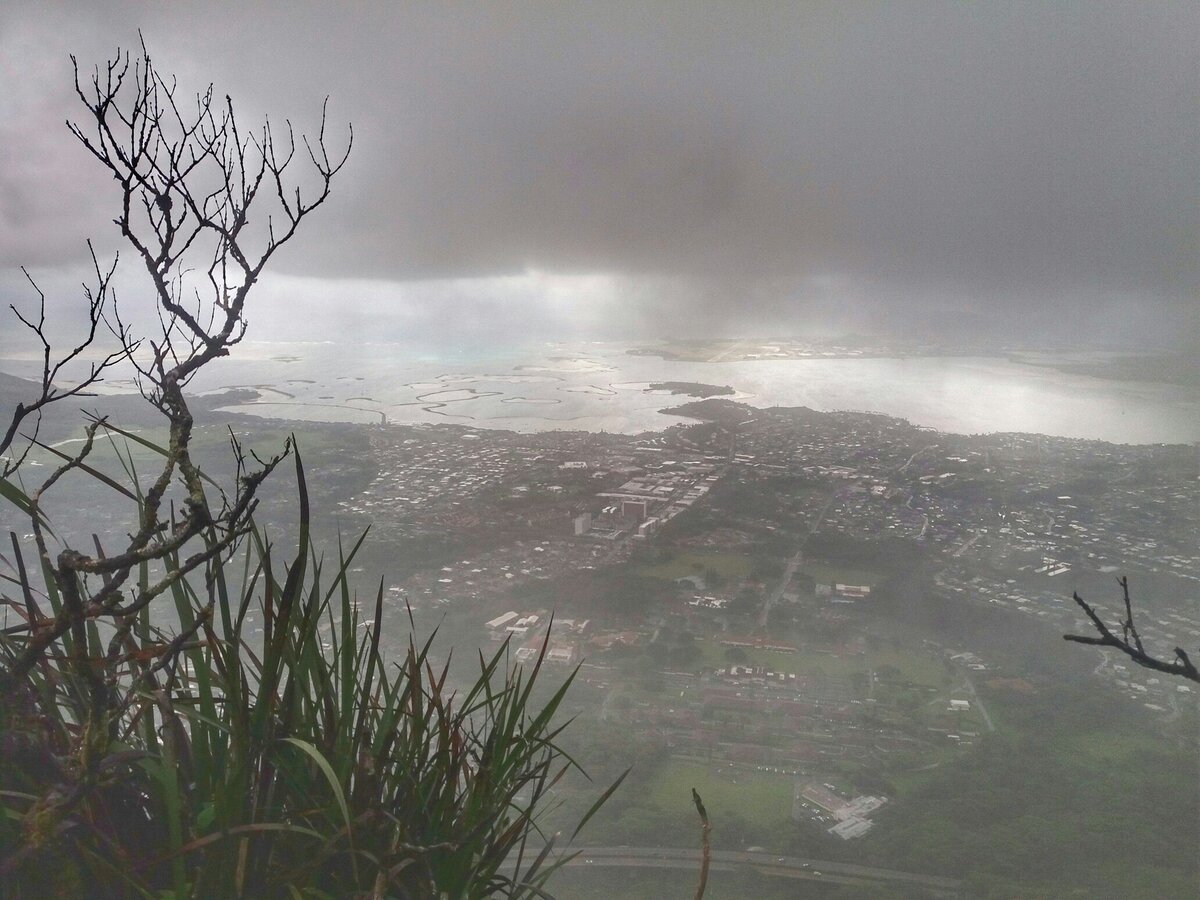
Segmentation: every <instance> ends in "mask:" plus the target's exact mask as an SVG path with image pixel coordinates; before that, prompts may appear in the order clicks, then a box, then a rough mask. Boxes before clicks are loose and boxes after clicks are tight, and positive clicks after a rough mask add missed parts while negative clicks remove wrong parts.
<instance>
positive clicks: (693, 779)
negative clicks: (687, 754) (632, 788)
mask: <svg viewBox="0 0 1200 900" xmlns="http://www.w3.org/2000/svg"><path fill="white" fill-rule="evenodd" d="M792 785H793V778H792V776H790V775H776V774H774V773H770V772H756V771H754V770H751V769H743V768H739V767H737V766H730V765H729V764H728V763H723V762H713V763H694V762H684V761H681V760H675V759H671V760H667V761H666V762H664V763H663V764H662V765H660V766H659V767H658V769H657V770H656V771H655V772H654V774H653V775H651V776H650V778H649V779H648V780H647V781H646V783H645V785H644V786H642V788H641V790H642V796H643V797H644V798H645V799H646V801H647V802H649V803H650V804H652V805H654V806H657V807H658V808H660V809H663V810H676V809H677V810H679V811H680V815H687V816H694V815H695V810H694V808H693V807H692V788H695V789H696V790H697V791H699V793H700V796H701V797H703V798H704V805H705V807H706V808H707V809H708V814H709V818H710V819H711V820H712V821H714V822H720V821H722V820H726V821H728V820H729V818H730V817H732V816H734V815H736V816H738V817H739V818H742V819H747V820H750V821H751V822H752V823H753V824H757V825H759V826H762V827H764V828H771V829H775V828H779V829H782V828H790V827H791V816H792Z"/></svg>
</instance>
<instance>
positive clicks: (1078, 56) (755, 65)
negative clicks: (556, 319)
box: [0, 2, 1200, 323]
mask: <svg viewBox="0 0 1200 900" xmlns="http://www.w3.org/2000/svg"><path fill="white" fill-rule="evenodd" d="M3 16H4V18H3V20H0V49H2V50H3V54H2V59H3V63H2V65H3V67H4V69H3V76H4V79H5V83H6V85H7V86H8V88H10V89H11V90H9V91H7V93H6V98H5V99H0V119H2V121H0V257H2V259H3V262H4V264H5V265H9V266H11V265H15V264H17V263H26V264H34V265H53V264H55V263H56V262H57V261H60V260H64V259H70V258H72V257H77V256H78V254H79V251H80V248H81V246H82V243H81V240H82V238H83V237H84V236H86V235H88V234H92V235H101V234H104V235H107V234H108V233H109V232H111V231H112V229H111V227H110V226H106V225H105V224H104V223H105V221H106V219H107V218H108V216H107V215H106V207H107V206H108V205H109V204H110V202H111V199H110V198H111V194H110V193H109V188H108V186H107V185H105V184H104V182H103V179H101V178H100V177H99V174H98V173H97V172H96V171H95V166H94V164H91V163H90V162H89V161H88V160H87V158H86V157H85V156H84V155H83V154H82V153H81V152H80V151H78V150H77V149H76V148H74V147H73V146H72V145H71V141H70V140H69V137H68V135H67V134H66V132H65V129H63V128H62V126H61V122H62V120H63V119H64V118H65V117H66V116H67V115H68V114H69V113H71V112H72V111H73V102H72V97H71V95H70V89H69V81H68V79H69V64H68V63H67V60H66V54H67V53H68V52H75V53H77V54H78V55H79V56H80V58H81V60H83V61H99V60H101V59H103V58H104V56H105V55H106V54H107V53H109V52H111V50H112V48H114V47H115V46H116V45H118V44H122V45H125V46H128V45H130V44H132V43H133V42H135V41H136V29H137V28H139V27H140V28H141V29H142V30H143V32H144V33H145V36H146V39H147V42H148V44H149V46H150V48H151V51H152V53H154V55H155V57H156V60H157V61H158V62H159V64H160V65H161V66H162V67H164V68H166V69H168V70H172V71H175V72H177V73H178V74H179V75H180V77H181V79H182V80H183V81H184V82H185V83H186V84H189V85H192V86H195V87H199V86H202V85H203V84H204V83H206V82H207V81H208V80H213V81H215V82H216V83H217V88H218V90H220V91H222V92H228V93H230V94H232V95H233V96H234V98H235V100H237V101H238V102H239V103H240V104H241V107H242V109H244V110H245V111H246V113H247V115H252V114H258V113H259V112H265V111H270V112H271V113H272V114H273V115H275V116H281V115H289V116H291V117H292V118H293V119H294V120H296V121H307V122H309V123H310V124H311V122H312V120H313V114H314V112H315V110H316V109H317V108H318V106H319V101H320V98H321V97H322V96H324V95H325V94H327V93H328V94H330V95H332V100H331V110H332V114H333V117H334V119H335V120H341V119H350V120H353V121H354V124H355V129H356V134H357V146H356V152H355V156H354V158H353V160H352V166H351V169H350V171H349V174H348V175H347V177H346V178H345V179H344V182H343V184H342V185H341V186H340V191H339V193H338V195H337V196H336V198H335V201H334V202H333V203H332V204H331V206H330V207H329V209H328V211H327V213H326V214H325V215H324V216H323V217H322V221H321V222H320V223H314V227H313V228H311V229H310V231H309V233H308V234H307V235H305V237H304V242H303V244H302V245H301V246H298V247H297V248H296V250H295V251H294V252H292V253H290V254H289V255H288V256H287V258H286V259H284V260H282V264H283V266H284V267H285V268H286V269H287V270H288V271H290V272H292V273H295V274H306V275H311V276H320V277H330V278H333V277H349V276H363V277H372V278H383V279H393V280H406V279H417V278H434V277H466V276H486V275H495V274H504V273H512V272H520V271H523V270H525V269H526V268H529V267H532V268H537V269H541V270H548V271H558V272H608V273H614V274H617V275H620V276H623V277H627V278H631V279H643V280H644V282H645V283H646V284H651V285H654V284H660V285H670V287H669V288H665V287H664V288H663V291H662V292H661V300H662V302H663V303H664V304H665V307H666V308H667V309H669V310H671V314H672V315H676V314H678V312H680V311H687V310H688V309H692V308H694V309H695V310H697V311H699V312H701V313H703V312H706V311H707V312H708V313H713V312H714V311H716V310H719V309H721V308H728V307H729V306H730V305H731V304H732V305H735V306H736V305H738V304H742V305H746V306H748V307H749V308H750V309H749V311H750V312H751V313H753V314H754V315H755V317H756V318H757V319H760V320H762V321H764V322H766V321H770V320H771V319H772V317H782V318H783V319H785V320H786V318H787V314H788V311H789V310H792V311H794V310H795V309H798V308H804V307H803V304H804V303H809V304H810V305H811V303H813V302H815V301H813V297H815V296H818V295H820V294H821V291H820V290H818V289H817V288H815V287H814V285H821V284H828V280H829V279H834V280H835V281H837V282H839V283H841V282H844V281H845V280H846V279H849V280H850V281H851V282H852V283H854V284H855V285H857V286H858V289H859V290H860V291H862V290H865V291H867V292H868V293H870V294H872V296H873V298H874V299H875V300H877V301H878V300H879V298H880V297H885V298H892V299H891V300H885V301H883V302H885V303H887V302H890V303H892V304H893V306H892V308H893V313H895V311H896V310H901V311H902V310H904V309H905V308H906V307H905V303H906V302H912V300H913V298H918V297H919V298H924V299H926V300H927V299H928V298H929V297H931V296H936V297H937V298H940V299H939V300H938V303H939V304H942V305H944V306H946V307H948V308H962V309H964V310H966V311H968V312H972V313H978V314H983V315H989V316H992V317H996V316H997V315H999V316H1001V317H1002V316H1003V315H1006V314H1009V313H1011V312H1026V311H1034V310H1041V311H1042V312H1043V313H1044V312H1046V311H1047V310H1050V311H1059V312H1061V313H1062V315H1064V316H1069V317H1076V318H1080V317H1084V316H1086V314H1087V312H1088V311H1089V310H1091V311H1097V310H1099V311H1103V315H1104V316H1105V317H1106V318H1105V321H1106V322H1107V321H1116V322H1119V321H1124V320H1125V319H1133V318H1136V317H1137V316H1140V315H1144V313H1145V310H1152V311H1153V312H1154V314H1159V313H1161V314H1163V315H1166V316H1167V317H1168V318H1171V317H1172V316H1173V317H1174V318H1173V319H1172V321H1173V322H1179V321H1183V322H1185V323H1186V322H1194V319H1192V318H1191V317H1190V311H1191V310H1193V309H1194V308H1195V306H1194V304H1195V303H1196V298H1197V293H1198V290H1197V288H1198V286H1200V267H1198V262H1197V260H1198V256H1197V252H1196V240H1197V236H1198V235H1200V196H1198V185H1200V180H1198V178H1197V176H1198V175H1200V115H1197V113H1198V112H1200V109H1198V98H1200V54H1197V53H1196V52H1195V47H1196V43H1195V41H1196V36H1197V34H1200V5H1197V4H1194V3H1178V4H1156V3H1142V2H1125V3H1109V2H1088V3H1066V2H1058V3H1045V4H1007V3H997V4H959V3H951V4H938V3H928V2H925V3H918V4H911V5H910V4H904V3H891V4H886V5H882V4H854V3H810V4H748V3H735V4H711V3H709V4H657V3H654V4H645V3H629V4H618V3H608V4H586V5H585V4H574V5H566V4H512V5H510V4H470V5H462V6H451V5H448V4H444V3H437V4H416V3H413V4H393V3H378V4H357V5H354V6H349V5H345V6H344V5H341V4H328V3H319V4H318V3H313V4H294V3H293V4H286V5H283V4H280V5H278V6H266V5H257V4H246V3H241V4H229V5H220V4H215V3H203V4H192V5H187V4H148V3H129V4H106V5H105V8H104V9H96V8H94V7H93V5H92V4H79V5H77V6H75V5H70V4H61V5H53V4H50V5H38V6H37V7H32V6H31V7H28V8H25V9H10V10H8V11H7V12H6V13H4V14H3ZM114 246H115V244H114ZM642 293H643V294H644V293H646V292H645V291H643V292H642ZM649 293H651V294H653V293H654V291H650V292H649ZM681 297H682V299H680V298H681ZM835 299H836V298H835ZM797 304H800V305H799V306H797ZM927 305H928V304H927ZM935 305H937V304H935ZM1114 310H1115V312H1114ZM1122 310H1124V311H1125V312H1122ZM1125 313H1128V315H1125Z"/></svg>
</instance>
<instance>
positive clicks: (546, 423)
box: [0, 341, 1200, 444]
mask: <svg viewBox="0 0 1200 900" xmlns="http://www.w3.org/2000/svg"><path fill="white" fill-rule="evenodd" d="M628 346H629V345H627V344H623V343H595V342H570V343H543V344H537V345H531V346H528V345H527V346H499V347H487V346H473V347H470V348H466V347H461V346H460V347H455V346H449V347H447V346H428V345H427V346H412V345H406V344H401V343H391V342H378V343H369V342H368V343H355V344H353V345H351V344H345V343H334V342H274V341H247V342H245V343H243V344H241V345H239V346H238V347H237V348H235V350H234V352H233V354H232V355H231V356H230V357H228V358H225V359H221V360H218V361H216V362H215V363H214V364H212V365H211V366H209V367H207V368H206V369H205V370H203V371H202V372H201V373H199V375H198V377H197V379H196V380H195V381H194V382H193V384H192V389H193V391H197V392H204V391H217V390H223V389H227V388H231V387H254V388H255V389H256V390H257V391H258V392H259V400H258V401H257V402H254V403H246V404H239V405H237V406H231V407H228V408H229V409H236V410H237V411H238V412H241V413H249V414H252V415H261V416H264V417H270V418H284V419H292V420H298V421H343V422H363V423H378V422H385V421H386V422H392V423H410V424H413V423H439V422H440V423H445V422H455V423H459V424H464V425H471V426H474V427H479V428H504V429H511V430H514V431H522V432H535V431H547V430H555V429H564V430H587V431H609V432H619V433H624V434H635V433H639V432H643V431H658V430H661V429H663V428H665V427H667V426H668V425H671V424H673V423H676V422H682V421H686V420H684V419H681V418H679V417H677V416H673V415H665V414H663V413H662V412H661V410H662V409H664V408H667V407H671V406H675V405H678V404H680V403H683V402H686V401H688V400H689V399H691V398H689V397H684V396H670V395H669V394H666V393H665V392H661V391H653V390H650V389H649V385H650V384H651V383H653V382H659V381H686V382H700V383H705V384H713V385H720V386H726V385H727V386H729V387H730V388H732V389H733V390H734V391H735V393H734V394H732V395H730V396H729V399H734V400H739V401H741V402H745V403H749V404H751V405H753V406H757V407H768V406H807V407H810V408H812V409H817V410H860V411H870V412H879V413H884V414H887V415H890V416H897V417H900V418H904V419H908V420H909V421H910V422H912V423H913V424H916V425H922V426H926V427H929V428H934V429H937V430H939V431H949V432H958V433H967V434H972V433H986V432H1030V433H1038V434H1047V435H1056V436H1062V437H1071V438H1085V439H1093V440H1104V441H1111V442H1114V443H1130V444H1148V443H1192V442H1197V441H1200V397H1197V396H1196V393H1195V391H1193V390H1190V389H1188V388H1186V387H1182V386H1177V385H1168V384H1159V383H1146V382H1132V381H1112V380H1108V379H1104V378H1097V377H1092V376H1088V375H1080V374H1075V373H1065V372H1060V371H1057V370H1055V369H1052V368H1049V367H1047V366H1037V365H1028V364H1024V363H1021V362H1014V361H1011V360H1009V359H1006V358H1002V357H945V356H942V357H911V358H903V359H892V358H862V357H859V358H848V359H803V360H754V361H735V362H724V361H722V362H680V361H675V360H664V359H660V358H658V357H652V356H635V355H631V354H629V353H628V352H627V350H628ZM38 367H39V361H38V360H36V359H35V358H34V357H33V356H28V355H22V356H17V355H15V354H6V356H5V357H4V358H0V372H7V373H11V374H14V375H25V376H32V375H34V374H35V370H36V369H37V368H38ZM104 389H105V390H106V391H128V390H132V389H133V386H132V382H128V381H122V380H121V379H119V378H112V379H109V383H108V384H106V385H105V386H104Z"/></svg>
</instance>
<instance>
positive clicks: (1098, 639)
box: [1063, 577, 1200, 682]
mask: <svg viewBox="0 0 1200 900" xmlns="http://www.w3.org/2000/svg"><path fill="white" fill-rule="evenodd" d="M1117 583H1118V584H1119V585H1121V591H1122V594H1123V599H1124V601H1125V619H1124V620H1123V621H1122V622H1121V637H1117V636H1116V635H1115V634H1114V633H1113V632H1112V630H1111V629H1110V628H1109V627H1108V626H1107V625H1106V624H1104V620H1103V619H1101V618H1100V616H1099V614H1098V613H1097V612H1096V610H1095V609H1094V608H1093V607H1092V606H1091V605H1090V604H1089V603H1088V602H1087V601H1086V600H1084V599H1083V598H1082V597H1080V596H1079V594H1074V595H1073V596H1074V599H1075V602H1076V603H1077V604H1079V608H1080V609H1082V610H1083V611H1084V613H1085V614H1086V615H1087V617H1088V619H1090V620H1091V623H1092V626H1093V627H1094V628H1095V629H1096V633H1097V634H1096V635H1095V636H1093V635H1079V634H1064V635H1063V639H1064V640H1068V641H1073V642H1075V643H1077V644H1090V645H1092V646H1095V647H1113V648H1115V649H1116V650H1119V651H1120V652H1121V653H1124V654H1125V655H1126V656H1128V657H1129V658H1130V659H1132V660H1133V661H1134V662H1135V663H1137V664H1138V665H1139V666H1145V667H1146V668H1147V669H1154V670H1155V671H1156V672H1165V673H1166V674H1168V675H1178V676H1179V677H1181V678H1186V679H1188V680H1189V681H1196V682H1200V670H1197V669H1196V666H1195V664H1194V663H1193V662H1192V660H1191V659H1190V658H1189V657H1188V655H1187V653H1186V652H1185V651H1184V650H1183V648H1182V647H1176V648H1175V658H1174V659H1173V660H1169V661H1168V660H1162V659H1158V658H1157V657H1155V656H1152V655H1150V654H1149V653H1147V652H1146V648H1145V646H1144V645H1143V644H1142V638H1141V635H1139V634H1138V630H1137V625H1136V624H1134V621H1133V604H1132V603H1131V602H1130V599H1129V579H1128V578H1125V577H1121V578H1118V579H1117Z"/></svg>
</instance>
